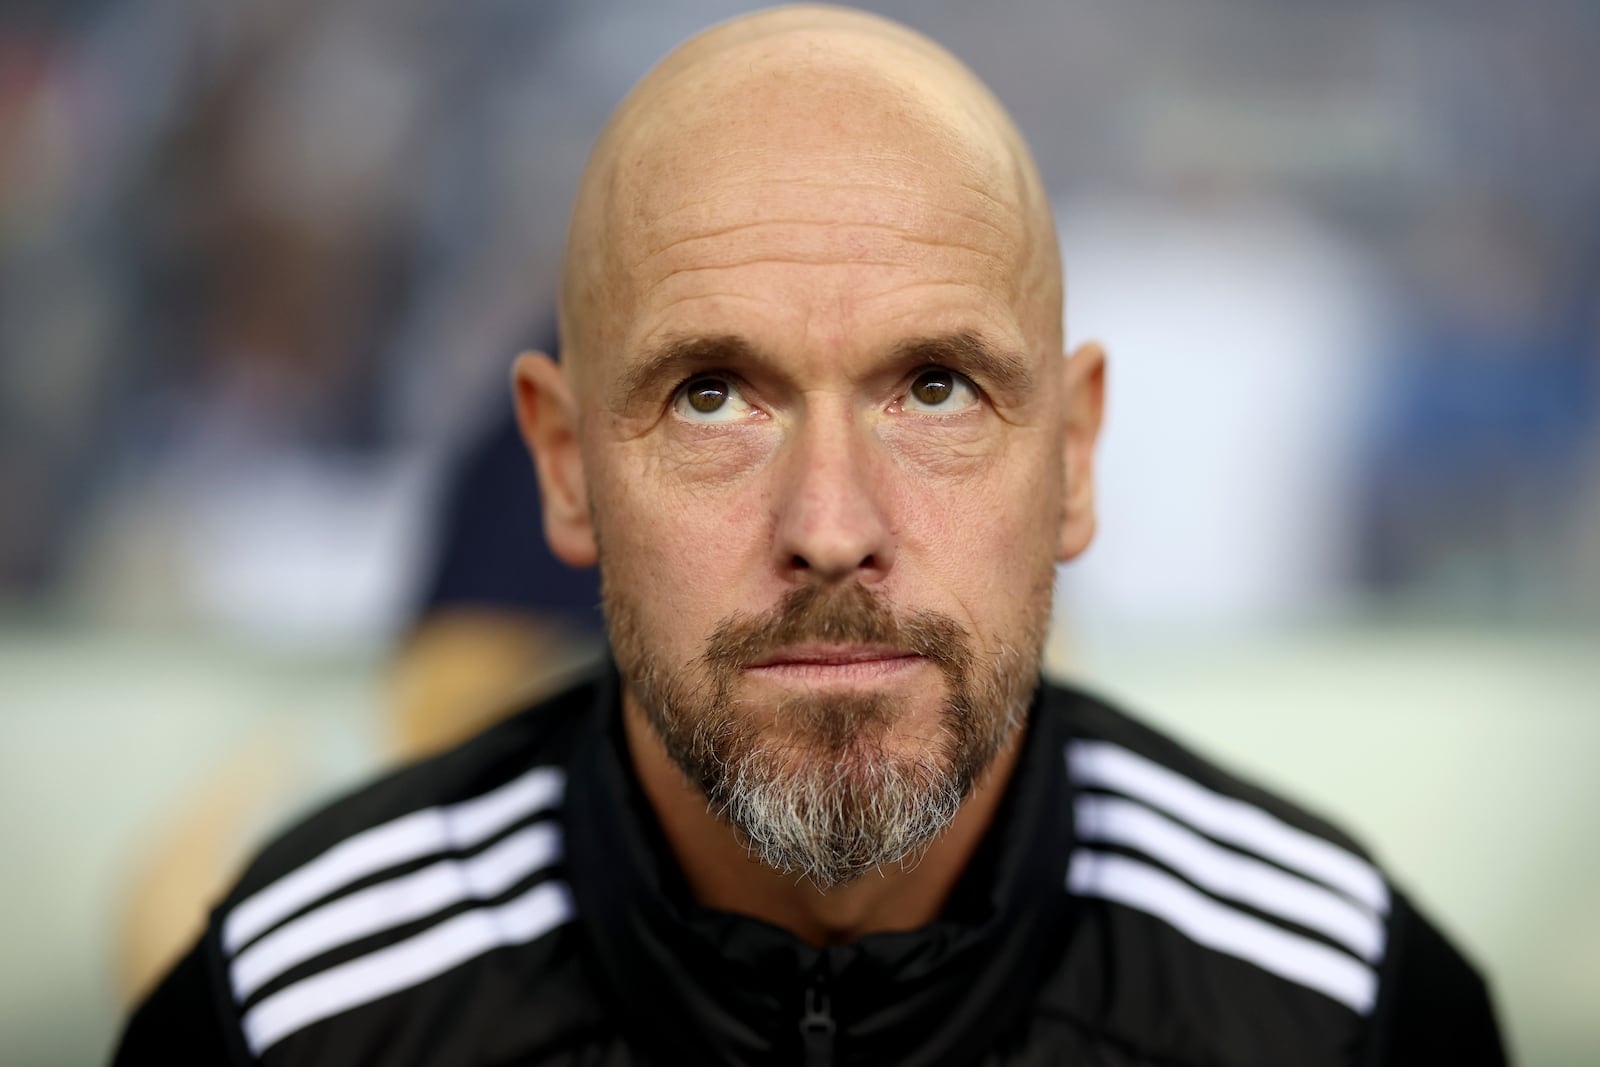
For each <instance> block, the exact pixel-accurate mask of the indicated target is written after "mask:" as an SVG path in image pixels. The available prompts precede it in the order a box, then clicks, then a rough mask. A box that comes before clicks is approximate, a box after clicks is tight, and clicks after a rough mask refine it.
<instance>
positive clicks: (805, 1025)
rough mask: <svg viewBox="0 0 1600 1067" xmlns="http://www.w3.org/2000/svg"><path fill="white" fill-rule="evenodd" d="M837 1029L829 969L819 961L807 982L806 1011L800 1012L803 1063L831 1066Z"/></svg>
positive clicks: (814, 1066) (822, 1066)
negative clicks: (830, 990) (829, 988)
mask: <svg viewBox="0 0 1600 1067" xmlns="http://www.w3.org/2000/svg"><path fill="white" fill-rule="evenodd" d="M837 1030H838V1027H837V1026H836V1025H835V1024H834V1021H833V1002H832V1001H831V1000H830V999H829V997H828V972H827V971H826V970H825V969H824V966H822V965H819V966H818V967H817V969H816V970H814V971H812V972H811V981H810V983H809V984H808V985H807V986H806V1004H805V1011H804V1012H803V1014H801V1016H800V1041H801V1043H802V1045H803V1046H804V1048H805V1063H806V1067H831V1065H832V1063H833V1038H834V1034H835V1032H836V1031H837Z"/></svg>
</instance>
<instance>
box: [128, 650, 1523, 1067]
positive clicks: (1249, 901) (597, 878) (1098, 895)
mask: <svg viewBox="0 0 1600 1067" xmlns="http://www.w3.org/2000/svg"><path fill="white" fill-rule="evenodd" d="M616 686H617V683H616V680H615V677H614V675H611V674H610V673H609V672H607V673H606V674H605V675H603V676H602V677H601V678H599V679H598V680H596V681H593V682H590V683H588V684H585V685H582V686H580V687H578V688H576V689H573V690H571V691H569V692H567V693H565V694H564V695H562V696H559V697H557V698H555V699H553V700H551V701H548V702H546V703H545V704H542V705H540V706H538V707H535V708H532V709H530V710H528V711H526V712H524V713H522V714H521V715H519V716H517V717H516V718H514V719H512V720H510V721H508V722H506V723H504V724H502V725H500V726H497V727H495V728H494V729H492V730H490V731H488V732H487V733H485V734H483V735H481V736H479V737H478V738H476V739H475V740H473V741H471V742H469V743H468V744H466V745H464V746H463V747H461V748H459V749H456V750H455V751H453V752H450V753H448V754H446V755H443V756H440V757H438V758H436V759H433V760H430V761H428V762H426V763H422V764H419V765H417V766H414V767H411V768H408V769H406V770H402V771H400V772H398V773H396V774H393V775H391V776H390V777H388V778H386V779H384V780H382V781H380V782H378V783H377V784H375V785H372V786H370V787H368V788H366V789H364V790H362V791H360V792H358V793H356V794H354V795H353V796H350V797H348V798H346V799H344V800H341V801H339V802H337V803H335V804H333V805H332V806H330V807H329V808H327V809H326V810H324V811H322V812H320V813H319V814H317V815H315V816H313V817H312V818H310V819H308V820H306V821H305V822H303V823H302V824H301V825H299V826H298V827H296V828H295V829H293V830H292V831H290V832H289V833H288V834H286V835H285V836H283V837H281V838H280V839H278V840H277V841H276V842H275V843H274V844H272V845H271V846H270V847H268V848H267V849H266V850H265V851H264V852H263V853H262V854H261V855H260V857H259V858H258V859H257V860H256V862H255V863H254V864H253V865H252V866H251V868H250V869H249V871H248V872H247V873H246V874H245V876H244V878H243V879H242V880H241V881H240V883H239V885H238V886H237V887H236V888H235V889H234V891H233V892H232V893H231V894H230V895H229V896H228V897H227V899H226V900H224V901H223V903H222V905H221V906H220V907H218V908H217V909H216V911H215V912H214V913H213V914H212V917H211V921H210V923H209V925H208V928H207V930H206V933H205V935H204V936H203V938H202V940H201V942H200V943H199V944H198V945H197V946H196V947H195V948H194V950H193V951H192V952H191V953H190V954H189V955H188V956H187V957H185V958H184V960H183V961H182V962H181V963H180V964H179V965H178V966H177V968H176V969H175V970H174V971H173V972H172V973H171V974H170V975H169V976H168V977H167V979H166V980H165V982H164V983H163V984H162V985H161V987H160V988H159V989H158V990H157V991H156V992H155V993H154V994H153V995H152V996H151V997H150V999H149V1000H148V1001H147V1002H146V1003H145V1004H144V1005H143V1006H142V1007H141V1008H140V1009H139V1010H138V1012H137V1013H136V1014H135V1015H134V1017H133V1019H132V1021H131V1022H130V1024H129V1026H128V1029H127V1031H126V1033H125V1034H124V1037H123V1042H122V1046H121V1049H120V1051H119V1052H118V1054H117V1060H116V1063H117V1064H119V1065H121V1064H144V1063H161V1064H173V1063H215V1064H254V1063H261V1064H266V1065H278V1064H285V1065H287V1064H301V1065H318V1067H321V1065H327V1067H335V1065H337V1067H354V1065H359V1064H386V1065H388V1064H393V1065H401V1064H404V1065H419V1067H420V1065H432V1067H469V1065H490V1064H493V1065H506V1067H510V1065H524V1064H526V1065H533V1064H551V1065H555V1064H560V1065H568V1064H571V1065H578V1064H593V1065H606V1067H610V1065H618V1067H620V1065H624V1064H646V1063H648V1064H683V1063H691V1064H721V1063H729V1064H839V1065H843V1064H939V1065H961V1064H1093V1065H1105V1067H1132V1065H1140V1067H1158V1065H1159V1067H1179V1065H1182V1067H1201V1065H1230V1067H1232V1065H1239V1067H1243V1065H1263V1067H1265V1065H1275V1067H1282V1065H1294V1067H1319V1065H1324V1064H1327V1065H1332V1064H1362V1065H1380V1064H1383V1065H1387V1064H1435V1063H1437V1064H1449V1065H1452V1067H1463V1065H1475V1064H1500V1063H1503V1062H1504V1054H1503V1052H1502V1051H1501V1045H1500V1039H1499V1035H1498V1032H1497V1030H1496V1026H1495V1021H1494V1018H1493V1013H1492V1011H1491V1008H1490V1005H1489V1000H1488V995H1487V993H1486V991H1485V988H1484V984H1483V982H1482V980H1481V979H1480V978H1479V977H1478V975H1477V974H1476V973H1475V972H1474V971H1473V969H1472V968H1471V966H1470V965H1468V964H1467V963H1466V962H1465V961H1464V960H1463V959H1462V957H1461V956H1460V955H1459V954H1458V953H1457V952H1456V951H1455V950H1454V949H1453V948H1452V947H1451V946H1450V945H1449V944H1448V943H1447V942H1446V941H1445V940H1444V939H1443V938H1442V937H1441V936H1440V934H1439V933H1438V932H1437V931H1436V930H1435V929H1434V928H1433V927H1432V926H1431V925H1429V924H1428V922H1427V921H1426V920H1424V919H1423V918H1422V917H1421V916H1420V915H1419V914H1418V913H1417V911H1416V910H1415V908H1414V907H1413V906H1412V904H1411V903H1410V902H1409V901H1408V900H1407V898H1406V897H1405V896H1404V895H1403V894H1401V893H1400V892H1399V891H1397V890H1396V889H1394V888H1393V887H1392V886H1391V885H1390V884H1389V883H1388V882H1387V880H1386V879H1385V878H1384V877H1383V876H1382V875H1381V874H1380V873H1379V872H1378V871H1377V870H1376V869H1375V868H1374V867H1373V866H1372V865H1371V863H1370V861H1369V860H1368V859H1367V858H1366V857H1365V856H1364V854H1363V853H1362V852H1361V851H1360V849H1359V848H1358V847H1357V846H1356V845H1355V844H1353V843H1352V842H1351V841H1350V840H1349V839H1348V838H1346V837H1345V836H1344V835H1343V834H1341V833H1340V832H1339V831H1337V830H1335V829H1333V828H1332V827H1330V826H1329V825H1327V824H1326V823H1324V822H1322V821H1321V820H1319V819H1317V818H1315V817H1313V816H1311V815H1308V814H1306V813H1305V812H1303V811H1301V810H1300V809H1298V808H1296V807H1294V806H1292V805H1290V804H1288V803H1286V802H1284V801H1282V800H1280V799H1278V798H1276V797H1274V796H1272V795H1270V794H1268V793H1265V792H1263V791H1262V790H1260V789H1257V788H1255V787H1253V786H1250V785H1248V784H1246V783H1244V782H1241V781H1239V780H1238V779H1236V778H1234V777H1232V776H1230V775H1228V774H1226V773H1224V772H1223V771H1220V770H1218V769H1216V768H1215V767H1213V766H1212V765H1210V764H1209V763H1207V762H1205V761H1203V760H1202V759H1200V758H1198V757H1197V756H1195V755H1193V754H1191V753H1190V752H1188V751H1186V750H1185V749H1184V748H1182V747H1181V746H1179V745H1178V744H1176V743H1175V742H1173V741H1172V740H1170V739H1168V738H1166V737H1164V736H1162V735H1160V734H1158V733H1156V732H1155V731H1153V730H1151V729H1150V728H1148V727H1146V726H1143V725H1141V724H1139V723H1138V722H1136V721H1134V720H1133V719H1131V718H1129V717H1128V716H1126V715H1124V714H1123V713H1121V712H1118V711H1116V710H1113V709H1111V708H1109V707H1107V706H1106V705H1105V704H1103V703H1101V702H1099V701H1097V700H1095V699H1094V698H1092V697H1090V696H1087V695H1085V694H1083V693H1080V692H1076V691H1073V690H1068V689H1061V688H1057V687H1055V686H1051V685H1046V686H1044V687H1042V688H1041V690H1040V693H1039V697H1038V699H1037V700H1036V702H1035V708H1034V712H1033V715H1032V716H1031V719H1030V724H1029V728H1028V735H1027V738H1026V742H1025V747H1024V751H1023V756H1022V759H1021V760H1020V762H1019V764H1018V769H1017V774H1016V775H1015V777H1014V778H1013V780H1012V783H1011V784H1010V786H1009V787H1008V790H1007V793H1006V796H1005V799H1004V800H1003V801H1002V806H1001V808H1000V810H999V812H998V814H997V816H996V820H995V824H994V826H995V828H994V829H993V830H992V831H991V832H990V834H989V835H988V837H987V839H986V840H985V841H984V843H983V844H982V846H981V847H980V849H979V851H978V853H977V854H976V856H975V857H974V860H973V862H972V864H971V865H970V866H969V868H968V870H967V871H966V872H965V873H964V875H963V877H962V879H961V881H960V883H959V884H958V887H957V889H956V891H955V893H954V895H953V897H952V899H951V901H950V904H949V906H948V908H947V910H946V913H945V914H944V915H943V916H942V917H941V918H940V919H939V920H938V921H937V922H934V923H932V924H931V925H929V926H927V927H924V928H922V929H919V930H915V931H911V932H906V933H886V934H875V935H871V936H868V937H864V938H862V939H860V940H859V941H856V942H854V943H852V944H848V945H841V946H835V947H831V948H825V949H818V948H814V947H812V946H810V945H807V944H805V943H803V942H801V941H799V940H797V939H796V938H794V937H793V936H792V935H790V934H789V933H787V932H786V931H784V930H781V929H778V928H775V927H773V926H770V925H768V924H765V923H763V922H760V921H757V920H754V919H751V918H748V917H745V916H741V915H735V914H729V913H724V912H716V911H710V910H707V909H705V908H702V907H699V906H697V905H696V904H695V903H693V901H692V900H691V898H690V895H689V893H688V892H687V890H686V888H685V885H684V883H683V881H682V878H681V876H680V875H679V873H678V872H677V870H676V869H675V867H674V865H673V863H672V861H671V858H670V855H669V853H668V850H667V848H666V847H665V844H664V842H663V840H662V839H661V837H660V831H659V829H658V827H657V825H656V823H655V820H654V817H653V815H652V814H651V812H650V809H649V807H648V805H647V803H646V802H645V800H644V798H643V795H642V794H641V792H640V791H639V788H638V786H637V783H636V782H635V781H634V779H633V776H632V774H631V771H630V770H629V769H628V768H627V764H626V760H625V757H624V756H623V755H622V745H621V739H620V729H621V727H620V711H619V706H620V704H619V700H618V698H617V688H616Z"/></svg>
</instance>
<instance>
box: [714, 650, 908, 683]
mask: <svg viewBox="0 0 1600 1067" xmlns="http://www.w3.org/2000/svg"><path fill="white" fill-rule="evenodd" d="M924 662H926V657H924V656H920V655H918V654H916V653H915V652H907V651H906V650H905V649H903V648H895V647H892V646H889V645H825V644H805V645H789V646H787V647H785V648H780V649H775V650H774V651H772V652H769V653H767V654H766V655H764V656H761V657H760V658H758V659H757V660H755V661H754V662H753V663H751V664H749V665H748V666H746V667H745V670H746V672H748V673H749V674H751V675H753V676H755V677H758V678H768V679H771V680H773V681H786V682H804V683H809V684H822V685H826V684H830V683H835V684H839V683H842V684H851V683H856V682H878V681H886V680H889V679H892V678H894V677H896V676H898V675H900V674H902V673H905V672H907V671H911V670H914V669H916V668H917V667H919V666H921V665H922V664H923V663H924Z"/></svg>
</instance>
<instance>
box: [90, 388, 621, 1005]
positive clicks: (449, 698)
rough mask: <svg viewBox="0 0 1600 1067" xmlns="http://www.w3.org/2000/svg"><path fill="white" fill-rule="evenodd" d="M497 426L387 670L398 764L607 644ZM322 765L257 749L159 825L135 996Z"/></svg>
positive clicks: (135, 930)
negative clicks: (258, 836) (553, 548)
mask: <svg viewBox="0 0 1600 1067" xmlns="http://www.w3.org/2000/svg"><path fill="white" fill-rule="evenodd" d="M487 425H488V427H489V429H488V431H487V432H485V433H483V434H481V435H480V438H479V439H478V440H476V441H474V442H472V444H471V447H470V448H469V450H468V451H467V452H466V453H465V454H464V455H462V456H461V457H460V458H459V459H458V461H457V462H456V463H455V464H454V465H453V466H452V469H451V471H450V473H449V474H448V476H447V478H446V480H445V486H444V493H443V494H442V500H441V503H442V506H443V510H442V511H441V513H440V521H439V523H438V532H437V536H436V538H435V540H434V555H433V559H432V562H431V563H430V565H429V567H428V570H427V573H426V577H425V582H424V585H423V591H422V596H421V598H420V602H419V604H418V607H417V610H416V616H415V621H414V622H413V623H412V624H411V625H410V626H409V627H408V628H407V630H406V632H405V634H404V635H403V636H402V637H401V639H400V641H399V642H398V645H397V647H396V649H395V652H394V656H393V660H392V662H391V664H390V666H389V685H388V687H387V699H386V700H385V701H384V702H383V703H382V705H381V707H380V711H379V718H378V730H379V732H380V735H381V742H380V743H381V744H382V745H383V747H384V750H385V753H386V758H387V759H388V760H390V761H393V762H398V763H409V762H411V761H413V760H417V759H421V758H423V757H425V756H429V755H432V754H434V753H436V752H439V751H442V750H443V749H446V748H449V747H451V746H453V745H455V744H457V743H458V742H460V741H462V740H464V739H466V738H467V737H470V736H472V735H473V734H476V733H478V732H479V731H481V730H482V729H484V728H485V727H486V726H488V725H489V724H490V723H492V722H494V721H495V720H496V719H498V718H500V717H502V716H504V715H506V714H508V713H509V712H511V711H513V710H515V709H517V708H519V707H523V706H526V705H527V704H528V703H530V702H532V701H533V700H534V699H536V698H537V697H539V696H541V695H543V694H544V693H545V692H547V691H549V690H551V689H552V688H553V687H554V685H555V684H556V682H557V681H558V680H559V679H560V678H561V677H562V676H564V675H565V674H567V673H569V672H570V671H571V670H572V669H573V668H574V666H575V665H577V664H580V663H583V662H586V661H588V660H590V659H592V658H593V657H594V656H596V655H597V654H598V653H599V652H600V649H601V647H602V620H601V617H600V612H599V603H600V593H599V588H598V582H597V576H596V574H595V573H594V572H593V571H579V570H573V569H572V568H570V567H567V566H564V565H563V564H561V563H560V562H559V561H557V560H556V559H555V558H554V557H553V556H551V554H550V550H549V548H548V547H547V546H546V544H545V540H544V535H543V531H542V529H541V526H540V520H539V492H538V484H537V481H536V479H535V478H534V476H533V469H532V467H531V465H530V464H529V462H528V455H527V451H526V449H525V448H524V447H523V444H522V439H521V437H520V436H519V435H518V434H517V430H516V423H515V420H514V419H513V418H512V417H511V414H510V412H509V411H507V412H505V413H504V414H503V415H500V416H499V417H491V418H490V419H489V420H487ZM326 774H327V771H326V770H323V769H321V768H318V767H317V766H315V764H314V762H311V763H308V761H307V759H306V757H305V755H304V754H302V753H298V752H296V751H295V750H293V749H285V748H284V747H283V746H279V745H274V744H270V743H268V744H266V745H262V746H252V747H251V748H250V749H249V750H246V751H241V752H238V753H236V754H234V755H233V756H232V757H230V758H229V759H228V760H227V762H226V763H225V765H224V768H223V770H222V772H221V773H218V774H216V775H214V776H213V777H212V778H211V779H210V781H209V782H208V784H207V785H206V786H205V787H204V789H203V790H202V791H201V792H199V793H197V794H196V795H194V796H189V797H185V798H184V799H183V800H182V802H181V803H180V805H179V806H178V807H177V808H176V809H175V810H174V811H172V812H170V813H169V814H168V815H166V816H165V817H164V818H163V819H162V820H161V823H160V830H159V832H158V834H157V836H156V840H154V841H152V842H151V844H150V846H149V849H148V852H147V854H146V855H145V857H144V859H143V861H142V862H141V864H140V869H139V871H138V872H136V882H135V884H134V886H133V887H132V889H131V893H130V903H129V905H128V908H127V912H126V918H125V923H126V928H125V931H124V934H123V944H122V946H121V949H120V952H119V959H120V963H119V972H120V977H121V985H122V990H123V993H124V995H125V996H126V997H127V999H128V1000H130V1001H132V1000H136V999H138V998H139V997H141V996H142V995H143V994H144V993H146V992H147V991H148V989H149V987H150V984H151V983H152V982H153V981H154V980H155V979H156V978H157V977H159V975H160V974H162V973H163V972H164V971H165V970H166V969H167V968H168V967H170V966H171V964H172V962H173V960H174V959H176V958H177V956H178V955H179V953H181V952H182V951H183V949H184V947H185V946H187V945H188V944H190V943H191V942H193V940H194V938H195V937H196V935H197V934H198V932H199V931H200V929H201V928H202V926H203V924H204V920H205V915H206V912H207V910H208V909H209V908H210V906H211V904H212V902H213V901H214V900H215V899H216V898H217V897H218V896H219V895H220V893H221V892H222V891H223V890H224V889H225V888H226V887H227V885H228V883H229V882H230V881H231V880H232V878H233V877H235V876H236V874H237V870H236V868H237V865H238V864H239V862H240V861H242V859H243V858H244V848H245V846H246V845H247V844H248V842H249V841H250V839H251V838H252V837H253V836H254V834H255V833H256V832H258V830H259V829H260V828H261V827H264V826H271V825H273V824H276V823H279V822H281V821H282V819H283V818H284V817H285V816H286V815H288V814H291V813H293V812H294V811H296V810H298V809H299V808H300V807H301V806H302V805H303V804H304V803H305V802H306V797H307V796H308V795H315V794H316V793H319V792H321V791H322V790H323V789H324V788H325V784H324V783H323V781H321V779H322V778H323V777H324V776H325V775H326Z"/></svg>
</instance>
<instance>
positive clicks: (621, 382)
mask: <svg viewBox="0 0 1600 1067" xmlns="http://www.w3.org/2000/svg"><path fill="white" fill-rule="evenodd" d="M756 355H757V353H756V350H755V348H754V346H752V345H751V344H750V342H748V341H746V340H745V339H744V338H742V337H738V336H735V335H733V334H719V335H715V336H711V337H694V336H689V337H681V336H680V337H670V338H668V339H667V340H665V341H664V342H662V343H661V344H659V345H657V346H655V347H654V348H652V349H651V350H650V351H649V352H647V353H646V354H645V355H644V357H643V358H642V359H640V360H639V362H638V363H637V364H635V365H634V366H632V367H629V368H628V369H627V370H626V371H624V372H623V373H622V376H621V377H620V378H618V380H617V384H616V387H615V389H614V390H613V392H612V396H613V397H614V398H615V399H616V406H617V407H618V408H620V409H627V408H629V407H632V406H633V405H634V404H635V403H636V402H637V401H638V400H639V398H640V396H641V395H642V394H646V393H654V392H655V390H656V385H657V383H659V382H662V381H674V382H676V381H677V380H678V379H679V378H682V377H684V376H685V375H687V374H688V373H689V372H691V371H695V370H707V369H710V368H714V367H721V366H727V365H730V364H736V363H743V362H746V361H748V360H750V359H752V358H754V357H755V356H756Z"/></svg>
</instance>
